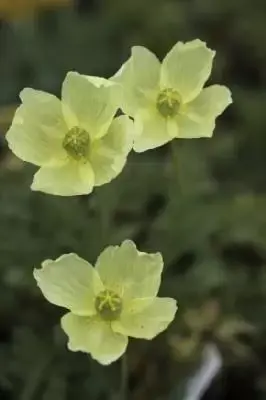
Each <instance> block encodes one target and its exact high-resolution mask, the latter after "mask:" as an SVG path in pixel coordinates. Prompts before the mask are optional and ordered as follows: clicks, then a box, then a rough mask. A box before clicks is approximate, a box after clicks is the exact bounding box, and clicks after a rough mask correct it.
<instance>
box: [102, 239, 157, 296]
mask: <svg viewBox="0 0 266 400" xmlns="http://www.w3.org/2000/svg"><path fill="white" fill-rule="evenodd" d="M162 269H163V259H162V256H161V254H160V253H154V254H148V253H142V252H139V251H138V250H137V248H136V246H135V244H134V243H133V242H132V241H130V240H126V241H124V242H123V243H122V244H121V246H109V247H107V248H106V249H105V250H104V251H103V252H102V253H101V254H100V256H99V257H98V260H97V263H96V270H97V272H98V273H99V275H100V277H101V279H102V281H103V283H104V285H105V286H106V287H107V288H108V289H111V290H114V291H115V292H116V293H118V294H119V295H121V296H123V297H124V298H125V299H129V298H145V297H155V296H156V294H157V293H158V289H159V286H160V282H161V273H162Z"/></svg>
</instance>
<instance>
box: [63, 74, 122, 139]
mask: <svg viewBox="0 0 266 400" xmlns="http://www.w3.org/2000/svg"><path fill="white" fill-rule="evenodd" d="M114 86H115V85H104V84H103V85H99V84H98V83H97V84H96V82H93V81H92V80H90V79H88V78H87V77H86V75H80V74H78V73H77V72H69V73H68V74H67V76H66V79H65V80H64V83H63V88H62V101H63V103H64V104H66V105H67V106H68V108H69V109H70V111H71V113H73V114H74V115H75V117H76V121H77V123H78V126H79V127H80V128H82V129H85V130H86V131H87V132H88V133H89V135H90V137H91V139H92V140H94V139H96V138H100V137H102V136H103V135H105V133H106V132H107V130H108V128H109V126H110V124H111V122H112V119H113V117H114V115H115V113H116V111H117V108H118V107H117V104H116V102H115V101H114V94H113V87H114ZM65 117H66V118H67V119H68V123H71V122H72V121H73V124H74V123H75V122H74V120H73V118H69V112H66V113H65Z"/></svg>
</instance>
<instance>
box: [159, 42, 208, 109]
mask: <svg viewBox="0 0 266 400" xmlns="http://www.w3.org/2000/svg"><path fill="white" fill-rule="evenodd" d="M214 55H215V52H214V51H212V50H210V49H209V48H208V47H207V46H206V44H205V43H204V42H202V41H201V40H198V39H197V40H193V41H191V42H187V43H182V42H178V43H177V44H176V45H175V46H174V47H173V48H172V50H170V52H169V53H168V54H167V55H166V57H165V59H164V60H163V63H162V70H161V85H162V87H163V88H172V89H175V90H177V91H178V93H179V94H180V95H181V98H182V101H183V102H184V103H187V102H189V101H191V100H193V99H194V98H195V97H196V96H198V94H199V93H200V91H201V90H202V88H203V86H204V84H205V82H206V81H207V79H208V78H209V76H210V73H211V69H212V60H213V57H214Z"/></svg>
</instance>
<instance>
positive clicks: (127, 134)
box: [90, 115, 133, 186]
mask: <svg viewBox="0 0 266 400" xmlns="http://www.w3.org/2000/svg"><path fill="white" fill-rule="evenodd" d="M132 145H133V122H132V121H131V120H130V119H129V118H128V117H126V116H125V115H124V116H121V117H117V118H115V119H114V120H113V122H112V123H111V126H110V128H109V129H108V132H107V134H106V135H105V136H104V137H103V138H101V139H99V140H95V142H94V143H93V144H92V148H91V153H90V163H91V165H92V168H93V171H94V174H95V185H96V186H99V185H103V184H105V183H107V182H110V181H111V180H112V179H114V178H115V177H116V176H117V175H118V174H119V173H120V172H121V171H122V169H123V167H124V165H125V163H126V159H127V155H128V153H129V152H130V150H131V149H132Z"/></svg>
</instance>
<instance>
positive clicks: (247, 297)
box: [0, 0, 266, 400]
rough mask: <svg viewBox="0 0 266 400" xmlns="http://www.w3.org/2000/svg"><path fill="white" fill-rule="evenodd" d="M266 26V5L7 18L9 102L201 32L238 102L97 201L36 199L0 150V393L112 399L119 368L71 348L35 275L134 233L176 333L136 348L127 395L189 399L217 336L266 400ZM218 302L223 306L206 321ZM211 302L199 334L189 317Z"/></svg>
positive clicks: (236, 0) (160, 1)
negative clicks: (158, 255) (194, 376)
mask: <svg viewBox="0 0 266 400" xmlns="http://www.w3.org/2000/svg"><path fill="white" fill-rule="evenodd" d="M265 22H266V2H265V0H254V1H250V0H180V1H177V0H176V1H174V0H134V1H133V0H127V1H126V0H116V1H115V0H112V1H111V0H106V1H103V0H102V1H94V2H92V1H84V2H83V3H82V4H80V5H79V7H78V6H77V5H76V7H73V8H64V9H57V10H46V11H40V12H38V14H37V15H36V16H35V17H34V18H33V17H32V16H29V17H27V16H24V17H21V18H19V19H15V20H13V21H9V22H7V21H4V20H3V21H2V22H1V27H0V104H1V105H2V106H6V105H12V104H16V103H18V101H19V100H18V94H19V92H20V90H21V89H23V88H24V87H25V86H30V87H34V88H36V89H42V90H46V91H50V92H52V93H55V94H58V95H60V87H61V83H62V81H63V79H64V77H65V74H66V72H67V71H69V70H77V71H78V72H80V73H85V74H89V75H99V76H106V77H109V76H110V75H112V74H113V73H114V72H116V70H117V69H118V68H119V67H120V65H121V63H122V62H123V61H125V60H126V59H127V57H128V56H129V54H130V47H131V46H132V45H136V44H138V45H144V46H147V47H148V48H150V49H151V50H152V51H154V52H155V53H156V54H157V55H158V56H159V57H160V58H163V57H164V55H165V54H166V52H167V51H169V49H170V48H171V47H172V46H173V45H174V44H175V43H176V42H177V41H178V40H181V41H186V40H191V39H194V38H200V39H202V40H205V41H206V42H207V44H208V45H209V46H210V47H211V48H213V49H215V50H216V51H217V56H216V58H215V64H214V69H213V74H212V78H211V83H212V82H215V83H220V84H225V85H227V86H229V87H230V88H231V90H232V93H233V99H234V103H233V105H232V106H230V108H229V109H228V110H227V111H226V112H225V113H224V115H223V116H222V117H220V118H219V119H218V120H217V127H216V130H215V134H214V137H213V138H212V139H201V140H187V141H185V140H179V141H176V142H175V143H174V145H175V146H174V148H172V149H171V146H170V145H165V146H164V147H162V148H160V149H157V150H154V151H148V152H146V153H144V154H131V155H130V157H129V161H128V163H127V165H126V167H125V169H124V171H123V172H122V174H121V175H120V176H119V177H118V178H117V179H116V180H114V181H113V182H112V183H111V184H109V185H105V186H103V187H100V188H98V189H97V190H95V192H94V193H93V194H92V195H90V196H88V197H86V196H83V197H75V198H57V197H53V196H48V195H43V194H38V193H32V192H31V191H30V188H29V186H30V183H31V179H32V175H33V173H34V171H35V169H34V167H32V166H29V165H22V164H20V163H17V162H14V160H13V159H12V158H11V157H10V154H8V152H7V151H6V146H5V144H4V141H2V142H3V144H2V145H1V160H2V161H1V163H0V277H1V283H0V285H1V286H0V399H1V400H6V399H8V400H9V399H14V400H35V399H36V400H37V399H38V400H72V399H74V398H75V399H79V400H82V399H92V400H96V399H97V400H98V399H99V400H101V399H107V398H108V399H116V398H117V397H116V394H117V390H118V387H119V362H118V363H116V364H113V365H112V366H111V367H109V368H104V367H101V366H100V365H98V364H97V363H96V362H92V361H91V360H90V358H89V357H87V356H86V355H83V354H81V353H70V352H68V351H67V350H66V348H65V345H66V338H65V336H64V335H63V333H62V332H61V330H60V328H59V326H58V321H59V317H60V316H61V315H62V312H63V311H62V310H59V309H58V308H56V307H55V306H53V305H51V304H49V303H47V302H46V301H45V300H44V299H43V297H42V296H41V294H40V292H39V291H38V290H37V288H36V285H35V282H34V281H33V277H32V269H33V267H34V266H37V267H38V266H39V265H40V263H41V262H42V261H43V260H44V259H46V258H54V257H58V256H59V255H61V254H62V253H66V252H70V251H74V252H77V253H78V254H79V255H80V256H82V257H84V258H87V259H88V260H90V261H91V262H94V261H95V259H96V257H97V255H98V254H99V253H100V252H101V251H102V249H103V248H104V247H106V246H107V245H109V244H114V243H115V244H119V243H120V242H121V241H122V240H124V239H125V238H132V239H133V240H134V241H135V242H136V243H137V245H138V246H139V247H140V249H141V250H143V251H161V252H162V253H163V257H164V260H165V265H166V268H165V273H164V281H163V285H162V290H161V294H164V295H168V296H173V297H175V298H176V299H177V300H178V302H179V312H178V315H177V319H176V321H175V323H174V324H173V325H172V327H171V329H170V330H169V331H168V334H167V333H165V334H162V335H160V337H158V339H156V340H154V341H153V342H146V341H132V342H131V344H130V347H129V352H128V359H129V369H130V381H129V384H130V393H131V398H132V399H137V400H146V399H147V400H149V399H153V400H157V399H158V400H159V399H160V400H161V399H172V398H173V399H179V398H180V399H182V394H181V395H180V397H178V396H179V394H178V393H181V392H182V390H181V389H180V388H182V382H184V381H186V379H187V377H188V376H189V374H190V373H191V372H192V371H193V368H194V366H195V365H197V362H198V361H199V355H200V353H201V348H202V346H203V345H204V343H206V341H207V342H209V341H215V342H216V343H217V345H218V346H219V348H220V350H221V352H222V354H223V356H224V362H225V366H226V371H227V368H232V367H233V368H236V370H237V371H241V372H240V374H241V373H242V372H243V371H244V373H245V374H246V375H244V376H248V377H253V376H255V378H254V379H253V378H252V386H253V387H254V388H256V390H257V391H258V393H259V396H260V397H258V398H259V399H260V400H262V399H265V398H266V394H265V393H266V391H265V387H266V384H265V381H266V378H265V377H266V372H265V368H264V364H265V354H264V353H265V349H266V339H265V334H264V333H265V328H266V265H265V262H266V196H265V189H266V172H265V171H266V44H265V37H266V24H265ZM0 122H1V121H0ZM0 129H2V132H1V133H3V134H4V127H2V128H0ZM2 137H4V136H3V135H2ZM213 305H214V308H215V310H217V309H219V312H217V318H214V319H213V320H212V321H211V322H208V320H209V319H210V318H211V317H210V315H211V310H212V309H213V308H212V306H213ZM202 307H203V311H202V309H201V311H200V310H198V311H197V312H196V315H201V317H200V324H201V325H202V326H201V327H200V328H199V326H198V325H197V323H196V322H195V318H194V317H187V315H188V312H190V311H191V310H193V309H195V308H196V309H199V308H202ZM206 310H207V311H206ZM200 312H202V314H200ZM240 320H241V321H242V322H241V323H240ZM243 321H245V322H246V324H244V323H243ZM248 324H251V325H252V328H251V326H250V325H248ZM224 331H225V333H224ZM221 332H222V333H221ZM173 335H174V336H173ZM173 338H174V339H173ZM173 340H174V342H175V351H173V347H171V346H169V341H170V342H171V343H172V342H173ZM189 344H190V345H191V349H190V350H189V351H187V353H186V354H185V355H184V349H186V346H188V345H189ZM244 381H245V379H242V381H241V382H242V383H241V384H239V385H238V386H239V387H238V388H237V390H239V391H238V392H236V393H237V394H236V395H235V397H234V398H237V399H238V398H239V399H252V400H255V399H256V396H255V394H254V393H253V394H251V395H248V392H247V390H245V389H244V390H242V392H241V386H243V385H244ZM217 387H220V386H219V385H218V384H217ZM221 387H223V385H222V386H221ZM223 391H224V388H223V389H222V390H221V391H220V389H219V388H218V389H217V392H216V395H215V396H214V397H210V399H211V400H214V399H218V397H217V396H218V394H217V393H223ZM221 398H222V399H224V397H221ZM219 399H220V398H219ZM226 399H227V397H226ZM228 399H229V397H228Z"/></svg>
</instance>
